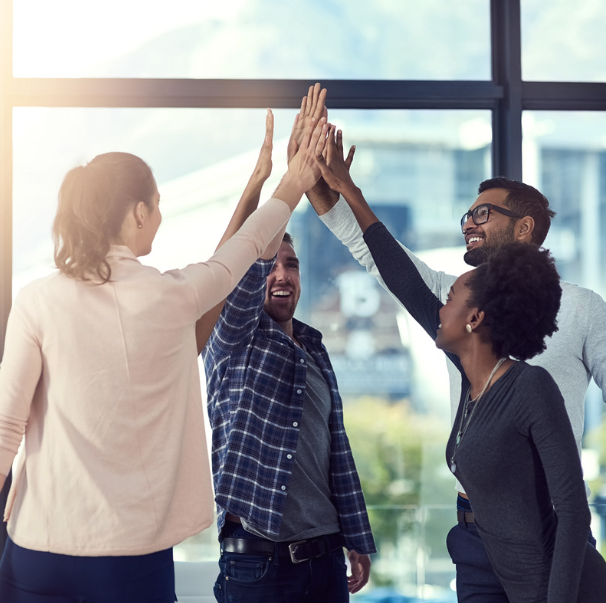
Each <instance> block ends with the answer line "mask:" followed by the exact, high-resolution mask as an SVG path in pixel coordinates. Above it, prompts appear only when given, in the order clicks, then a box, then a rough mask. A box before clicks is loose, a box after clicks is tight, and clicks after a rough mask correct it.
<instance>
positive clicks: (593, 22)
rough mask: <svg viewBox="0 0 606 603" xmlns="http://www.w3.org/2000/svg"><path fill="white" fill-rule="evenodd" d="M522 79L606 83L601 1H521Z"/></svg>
mask: <svg viewBox="0 0 606 603" xmlns="http://www.w3.org/2000/svg"><path fill="white" fill-rule="evenodd" d="M521 8H522V77H523V78H524V79H525V80H528V81H555V82H606V61H604V58H605V57H606V38H605V37H604V30H605V29H606V9H605V7H604V2H603V1H602V0H578V1H576V2H574V4H572V3H571V2H570V0H522V5H521Z"/></svg>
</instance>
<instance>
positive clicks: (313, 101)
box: [286, 83, 328, 163]
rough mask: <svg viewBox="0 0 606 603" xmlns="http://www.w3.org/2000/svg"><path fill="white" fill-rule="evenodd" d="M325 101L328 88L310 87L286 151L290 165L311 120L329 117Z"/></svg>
mask: <svg viewBox="0 0 606 603" xmlns="http://www.w3.org/2000/svg"><path fill="white" fill-rule="evenodd" d="M325 101H326V88H322V87H321V86H320V84H319V83H317V84H316V85H315V86H310V87H309V90H308V92H307V96H304V97H303V99H302V100H301V109H300V110H299V113H298V114H297V116H296V117H295V123H294V124H293V127H292V132H291V133H290V139H289V141H288V147H287V150H286V155H287V160H288V163H290V160H291V159H292V158H293V157H294V155H295V153H296V152H297V150H298V149H299V145H300V144H301V141H302V140H303V136H304V135H305V129H306V128H307V127H308V126H309V124H310V123H311V120H312V119H313V120H315V121H316V122H318V121H319V120H320V119H321V118H322V117H327V113H328V112H327V111H326V107H325V105H324V103H325Z"/></svg>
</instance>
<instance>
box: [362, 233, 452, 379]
mask: <svg viewBox="0 0 606 603" xmlns="http://www.w3.org/2000/svg"><path fill="white" fill-rule="evenodd" d="M364 241H365V242H366V244H367V245H368V249H370V253H371V254H372V257H373V260H374V261H375V264H376V266H377V269H378V270H379V274H380V275H381V278H382V279H383V281H384V282H385V285H386V286H387V288H388V289H389V290H390V291H391V293H393V295H395V296H396V298H397V299H398V300H399V301H400V303H401V304H402V305H403V306H404V307H405V308H406V310H408V312H409V314H410V315H411V316H412V317H413V318H414V319H415V320H416V321H417V322H418V323H419V324H420V325H421V326H422V327H423V328H424V329H425V331H426V332H427V334H428V335H429V336H430V337H431V338H432V339H433V340H435V338H436V335H437V330H438V325H439V324H440V314H439V312H440V308H441V307H442V306H443V305H444V304H443V303H442V302H441V301H440V300H439V299H438V298H437V297H436V296H435V295H434V294H433V293H432V291H431V290H430V289H429V287H428V286H427V285H426V284H425V282H424V281H423V279H422V278H421V275H420V274H419V271H418V270H417V268H416V266H415V265H414V263H413V262H412V260H411V259H410V258H409V257H408V254H407V253H406V252H405V251H404V249H403V248H402V246H401V245H400V244H399V243H398V242H397V241H396V240H395V239H394V237H393V236H392V234H391V233H390V232H389V231H388V230H387V228H385V225H384V224H382V223H381V222H375V223H374V224H371V225H370V226H369V227H368V228H367V229H366V232H365V233H364ZM446 355H447V356H448V357H449V358H450V360H452V362H453V363H454V365H455V366H456V367H457V368H458V369H459V370H462V369H461V364H460V361H459V359H458V357H457V356H455V355H454V354H450V353H448V352H447V353H446Z"/></svg>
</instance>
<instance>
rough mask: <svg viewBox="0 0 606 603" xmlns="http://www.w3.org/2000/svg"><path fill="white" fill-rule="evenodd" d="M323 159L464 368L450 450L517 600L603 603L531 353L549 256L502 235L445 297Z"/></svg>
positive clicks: (579, 479)
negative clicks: (493, 248) (434, 289)
mask: <svg viewBox="0 0 606 603" xmlns="http://www.w3.org/2000/svg"><path fill="white" fill-rule="evenodd" d="M333 136H334V130H331V132H330V134H329V143H328V150H329V158H328V163H330V154H331V153H332V152H334V148H333V147H334V140H333ZM339 143H340V140H339V141H338V142H337V145H339ZM341 151H342V149H341ZM350 154H351V151H350ZM319 162H320V164H321V167H322V176H323V177H324V179H325V180H326V182H327V183H328V185H329V186H330V187H331V188H332V189H333V190H338V191H339V192H342V194H343V196H344V197H345V200H346V201H347V203H348V204H349V205H350V206H351V208H352V210H353V213H354V215H355V216H356V219H357V220H358V223H359V225H360V227H361V229H362V231H363V232H364V240H365V242H366V244H367V245H368V248H369V250H370V252H371V253H372V256H373V260H374V262H375V264H376V267H377V268H378V270H379V272H380V274H381V277H382V279H383V281H384V282H385V285H386V286H387V287H388V288H389V290H390V291H391V292H392V293H393V294H394V295H395V296H396V297H397V298H398V299H399V301H400V302H401V303H402V304H403V305H404V306H405V307H406V308H407V310H408V311H409V312H410V314H411V315H412V316H413V318H415V320H417V322H419V324H421V326H422V327H423V328H424V329H425V331H426V332H427V333H428V335H429V336H430V337H431V338H432V339H434V340H435V342H436V346H437V347H438V348H440V349H442V350H443V351H444V352H445V353H446V354H447V355H448V357H449V358H450V359H451V360H452V362H453V363H454V364H455V366H456V367H457V368H458V370H459V371H460V372H461V377H462V388H461V397H460V401H459V407H458V412H457V416H456V418H455V421H454V426H453V429H452V433H451V435H450V439H449V441H448V445H447V448H446V460H447V463H448V466H449V468H450V470H451V471H452V472H453V473H454V475H455V476H456V477H457V479H458V480H459V481H460V482H461V484H462V485H463V486H464V488H465V492H466V493H467V494H468V496H469V499H470V500H471V501H472V503H473V515H472V514H468V515H471V517H470V521H475V525H476V528H477V530H478V531H479V533H480V535H481V537H482V540H483V541H484V544H485V547H486V549H487V551H488V555H489V558H490V561H491V563H492V565H493V568H494V570H495V573H496V574H497V576H498V578H499V580H500V581H501V584H502V585H503V587H504V589H505V592H506V593H507V599H508V600H509V603H540V602H547V603H574V602H575V601H576V602H578V603H581V602H582V603H603V602H604V600H606V599H605V597H606V563H605V562H604V560H603V559H602V557H601V556H600V554H599V553H598V551H597V550H596V549H595V548H594V547H593V546H592V545H591V544H589V543H588V535H589V529H590V520H591V516H590V511H589V507H588V504H587V498H586V492H585V487H584V483H583V472H582V469H581V463H580V459H579V454H578V451H577V447H576V443H575V439H574V436H573V432H572V428H571V425H570V420H569V418H568V415H567V413H566V409H565V406H564V400H563V398H562V395H561V393H560V390H559V389H558V387H557V385H556V383H555V381H554V380H553V378H552V377H551V375H550V374H549V373H548V372H547V371H546V370H545V369H544V368H542V367H539V366H531V365H529V364H527V363H526V362H525V361H526V360H528V359H530V358H532V357H533V356H535V355H536V354H539V353H540V352H542V351H543V350H544V349H545V338H546V337H549V336H551V335H552V334H553V333H554V332H555V331H556V330H557V323H556V317H557V314H558V310H559V307H560V298H561V295H562V289H561V286H560V278H559V276H558V273H557V270H556V268H555V264H554V261H553V258H552V257H551V255H550V254H549V252H548V251H547V250H544V249H540V248H538V247H537V246H535V245H533V244H523V243H510V244H505V245H503V246H502V247H501V248H499V249H498V250H496V251H495V252H494V254H493V255H492V256H491V257H490V259H489V260H488V261H487V262H486V263H484V264H481V265H480V266H479V267H478V268H476V269H475V270H472V271H470V272H467V273H465V274H463V275H462V276H460V277H459V278H458V279H457V280H456V281H455V283H454V284H453V286H452V287H451V289H450V292H449V295H448V298H447V302H446V304H442V302H441V301H440V300H439V299H438V298H437V297H436V296H435V295H434V294H433V293H432V292H431V290H430V289H429V288H428V287H427V285H426V284H425V283H424V281H423V279H422V278H421V276H420V275H419V272H418V271H417V269H416V267H415V265H414V263H413V262H412V260H411V259H410V258H409V256H408V254H407V253H406V252H405V251H404V250H403V248H402V247H401V246H400V244H399V243H398V242H397V241H396V240H395V239H394V238H393V236H392V235H391V234H390V233H389V232H388V231H387V229H386V228H385V226H384V225H383V224H381V223H380V222H379V220H378V219H377V217H376V216H375V215H374V213H373V212H372V210H371V209H370V207H369V206H368V204H367V203H366V201H365V200H364V197H363V196H362V193H361V191H360V190H359V189H358V188H356V187H355V185H353V183H352V182H351V181H350V178H349V175H348V173H346V172H345V171H344V170H339V169H338V168H337V169H335V168H334V167H333V166H328V165H327V164H326V163H325V161H324V160H323V159H322V158H320V159H319ZM337 164H338V162H337ZM346 180H348V181H349V184H350V186H344V185H343V182H344V181H346ZM478 600H479V601H481V600H482V599H481V595H480V597H478Z"/></svg>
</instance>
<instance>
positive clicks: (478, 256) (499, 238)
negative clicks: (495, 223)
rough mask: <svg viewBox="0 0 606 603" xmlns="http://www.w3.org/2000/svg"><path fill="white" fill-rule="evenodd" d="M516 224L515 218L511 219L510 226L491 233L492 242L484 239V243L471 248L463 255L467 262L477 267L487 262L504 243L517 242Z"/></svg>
mask: <svg viewBox="0 0 606 603" xmlns="http://www.w3.org/2000/svg"><path fill="white" fill-rule="evenodd" d="M514 226H515V224H514V222H513V220H511V221H510V222H509V226H508V227H507V228H506V229H505V230H501V231H498V232H494V233H492V234H491V236H490V242H489V241H488V239H484V243H483V244H482V245H480V246H478V247H474V248H473V249H470V250H469V251H468V252H467V253H465V255H464V256H463V259H464V260H465V263H466V264H468V265H469V266H473V267H474V268H476V267H478V266H479V265H480V264H484V263H485V262H487V261H488V260H489V259H490V257H491V256H492V255H493V254H494V253H495V252H496V251H498V250H499V249H500V247H501V246H502V245H505V244H506V243H515V238H514V236H513V231H514Z"/></svg>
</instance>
